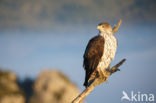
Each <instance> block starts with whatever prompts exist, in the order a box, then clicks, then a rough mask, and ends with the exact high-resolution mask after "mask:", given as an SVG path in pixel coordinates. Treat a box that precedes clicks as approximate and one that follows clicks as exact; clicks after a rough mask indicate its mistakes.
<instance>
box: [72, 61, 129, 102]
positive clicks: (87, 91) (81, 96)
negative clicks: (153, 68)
mask: <svg viewBox="0 0 156 103" xmlns="http://www.w3.org/2000/svg"><path fill="white" fill-rule="evenodd" d="M125 61H126V59H123V60H121V61H120V62H119V63H118V64H116V65H115V66H113V67H112V68H111V70H110V71H108V77H109V76H110V75H111V74H113V73H115V72H117V71H118V70H119V69H118V68H119V67H120V66H121V65H122V64H123V63H124V62H125ZM108 77H103V78H101V77H96V78H95V79H94V81H93V82H92V83H91V84H90V85H89V86H88V87H87V88H86V89H85V90H84V91H83V92H82V93H81V94H79V95H78V96H77V97H76V98H75V99H74V100H73V101H72V103H80V102H81V101H82V100H83V99H84V98H85V97H87V96H88V95H89V94H90V92H92V91H93V89H94V88H95V87H96V86H97V85H99V84H101V83H103V82H105V81H106V80H107V78H108Z"/></svg>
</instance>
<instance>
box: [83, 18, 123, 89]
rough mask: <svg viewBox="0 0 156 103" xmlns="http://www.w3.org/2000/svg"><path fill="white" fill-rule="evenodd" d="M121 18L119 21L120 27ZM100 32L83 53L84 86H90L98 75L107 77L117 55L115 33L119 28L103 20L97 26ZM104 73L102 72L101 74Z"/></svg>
mask: <svg viewBox="0 0 156 103" xmlns="http://www.w3.org/2000/svg"><path fill="white" fill-rule="evenodd" d="M120 24H121V20H120V22H119V23H118V27H119V25H120ZM97 29H98V30H99V34H98V35H97V36H95V37H93V38H92V39H90V40H89V42H88V45H87V47H86V50H85V53H84V55H83V59H84V60H83V67H84V69H85V72H86V73H85V82H84V84H83V85H84V86H85V87H88V86H89V81H91V80H93V79H95V76H96V75H99V76H101V75H102V76H104V77H107V75H106V74H107V73H105V72H107V71H108V70H110V63H111V61H112V60H113V59H114V57H115V53H116V49H117V39H116V37H115V36H114V35H113V34H114V33H115V32H116V31H117V30H116V29H118V28H115V27H114V28H113V29H112V27H111V25H110V24H108V23H106V22H102V23H100V24H99V25H98V26H97ZM101 73H102V74H101Z"/></svg>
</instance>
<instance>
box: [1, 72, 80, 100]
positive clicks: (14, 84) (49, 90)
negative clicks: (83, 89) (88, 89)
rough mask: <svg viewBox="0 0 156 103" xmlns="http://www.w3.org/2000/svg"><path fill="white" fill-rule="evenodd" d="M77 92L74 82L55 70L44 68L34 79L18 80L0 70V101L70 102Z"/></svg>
mask: <svg viewBox="0 0 156 103" xmlns="http://www.w3.org/2000/svg"><path fill="white" fill-rule="evenodd" d="M78 94H79V90H78V88H77V87H76V86H75V84H73V83H72V82H71V81H70V80H69V79H68V77H66V76H65V75H64V74H63V73H61V72H60V71H57V70H44V71H42V72H41V73H40V74H39V75H38V77H37V79H36V80H33V79H31V78H26V79H24V80H19V79H18V78H17V76H16V75H15V74H14V73H13V72H9V71H4V70H0V103H70V102H71V101H72V100H73V99H74V98H75V97H76V96H77V95H78Z"/></svg>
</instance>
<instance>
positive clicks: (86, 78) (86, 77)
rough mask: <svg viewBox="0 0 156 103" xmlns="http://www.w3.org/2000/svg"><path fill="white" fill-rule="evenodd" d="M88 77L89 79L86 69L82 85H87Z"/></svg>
mask: <svg viewBox="0 0 156 103" xmlns="http://www.w3.org/2000/svg"><path fill="white" fill-rule="evenodd" d="M88 79H89V75H88V73H87V71H86V75H85V81H84V83H83V85H84V86H85V87H87V86H88Z"/></svg>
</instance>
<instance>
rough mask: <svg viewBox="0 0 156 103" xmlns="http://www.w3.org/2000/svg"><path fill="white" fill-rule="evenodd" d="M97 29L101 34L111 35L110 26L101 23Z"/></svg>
mask: <svg viewBox="0 0 156 103" xmlns="http://www.w3.org/2000/svg"><path fill="white" fill-rule="evenodd" d="M97 29H98V30H99V31H100V32H101V33H106V34H112V27H111V25H110V24H108V23H106V22H103V23H100V24H99V25H98V26H97Z"/></svg>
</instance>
